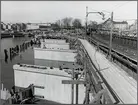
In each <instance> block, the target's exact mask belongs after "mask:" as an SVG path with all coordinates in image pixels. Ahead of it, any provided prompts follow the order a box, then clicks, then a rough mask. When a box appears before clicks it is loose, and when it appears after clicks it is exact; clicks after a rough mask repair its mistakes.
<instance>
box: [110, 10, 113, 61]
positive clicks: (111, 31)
mask: <svg viewBox="0 0 138 105" xmlns="http://www.w3.org/2000/svg"><path fill="white" fill-rule="evenodd" d="M112 34H113V12H112V13H111V30H110V43H109V44H110V45H109V59H110V60H111V59H112V54H111V53H112V37H113V35H112Z"/></svg>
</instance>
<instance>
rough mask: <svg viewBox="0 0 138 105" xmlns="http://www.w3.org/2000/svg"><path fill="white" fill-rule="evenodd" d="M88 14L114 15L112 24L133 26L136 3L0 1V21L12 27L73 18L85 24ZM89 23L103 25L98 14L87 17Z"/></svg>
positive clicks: (106, 16) (135, 17)
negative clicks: (95, 22)
mask: <svg viewBox="0 0 138 105" xmlns="http://www.w3.org/2000/svg"><path fill="white" fill-rule="evenodd" d="M86 6H88V11H91V12H92V11H98V12H101V11H103V12H104V13H105V18H106V19H107V18H109V17H110V14H109V13H108V12H110V13H111V12H112V11H113V12H114V21H126V20H128V23H130V24H131V23H133V22H134V19H137V1H1V21H3V22H8V23H9V22H11V23H18V22H23V23H27V22H30V23H40V22H44V23H47V22H48V23H49V22H55V21H56V20H59V19H62V18H65V17H72V18H79V19H81V20H82V23H83V24H84V22H85V15H86ZM88 20H92V21H97V22H98V23H101V22H104V21H105V20H102V18H101V16H100V15H98V14H91V15H89V18H88Z"/></svg>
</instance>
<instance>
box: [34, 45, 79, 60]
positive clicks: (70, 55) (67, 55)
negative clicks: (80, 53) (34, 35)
mask: <svg viewBox="0 0 138 105" xmlns="http://www.w3.org/2000/svg"><path fill="white" fill-rule="evenodd" d="M76 55H77V53H76V51H75V50H55V49H42V48H34V58H35V59H46V60H57V61H67V62H75V56H76Z"/></svg>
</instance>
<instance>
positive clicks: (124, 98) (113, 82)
mask: <svg viewBox="0 0 138 105" xmlns="http://www.w3.org/2000/svg"><path fill="white" fill-rule="evenodd" d="M79 40H80V41H81V43H82V44H83V46H84V47H85V49H86V51H87V52H88V54H89V56H90V58H91V60H92V62H93V63H94V64H95V66H96V67H97V68H98V69H99V70H101V71H100V72H101V74H102V75H103V77H104V78H105V79H106V81H107V82H108V84H109V85H110V86H111V87H112V89H113V90H114V92H115V93H116V95H117V96H118V97H119V100H120V101H121V103H123V104H137V81H136V80H134V79H133V78H132V77H130V76H129V75H128V74H127V73H126V72H124V70H122V69H121V68H120V67H119V66H117V65H115V64H114V63H112V62H110V61H109V60H108V59H107V58H106V57H105V55H104V54H102V53H101V52H98V51H96V48H95V47H94V46H92V45H91V44H90V43H89V42H88V41H86V40H83V39H79Z"/></svg>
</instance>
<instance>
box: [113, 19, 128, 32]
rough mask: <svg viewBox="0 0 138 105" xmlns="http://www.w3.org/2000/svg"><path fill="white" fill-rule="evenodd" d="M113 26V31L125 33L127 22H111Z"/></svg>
mask: <svg viewBox="0 0 138 105" xmlns="http://www.w3.org/2000/svg"><path fill="white" fill-rule="evenodd" d="M113 24H114V29H117V30H119V31H125V30H127V29H128V23H127V21H122V22H116V21H113Z"/></svg>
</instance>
